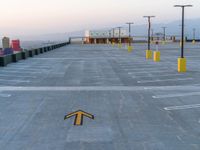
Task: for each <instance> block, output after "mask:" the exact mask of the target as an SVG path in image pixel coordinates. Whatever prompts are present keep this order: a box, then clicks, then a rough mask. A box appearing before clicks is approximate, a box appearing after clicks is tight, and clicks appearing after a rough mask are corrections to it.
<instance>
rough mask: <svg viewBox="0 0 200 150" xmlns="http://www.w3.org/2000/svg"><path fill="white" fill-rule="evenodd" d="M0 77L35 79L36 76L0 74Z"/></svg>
mask: <svg viewBox="0 0 200 150" xmlns="http://www.w3.org/2000/svg"><path fill="white" fill-rule="evenodd" d="M0 77H11V78H37V77H36V76H24V75H20V76H17V75H10V74H0Z"/></svg>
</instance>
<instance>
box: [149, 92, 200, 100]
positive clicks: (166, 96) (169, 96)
mask: <svg viewBox="0 0 200 150" xmlns="http://www.w3.org/2000/svg"><path fill="white" fill-rule="evenodd" d="M198 95H200V92H191V93H177V94H167V95H155V96H152V97H153V98H157V99H158V98H173V97H185V96H198Z"/></svg>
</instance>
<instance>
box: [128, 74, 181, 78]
mask: <svg viewBox="0 0 200 150" xmlns="http://www.w3.org/2000/svg"><path fill="white" fill-rule="evenodd" d="M170 76H184V74H164V75H159V74H157V75H152V74H147V75H145V76H132V77H133V78H145V77H170Z"/></svg>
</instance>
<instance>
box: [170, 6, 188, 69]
mask: <svg viewBox="0 0 200 150" xmlns="http://www.w3.org/2000/svg"><path fill="white" fill-rule="evenodd" d="M174 7H180V8H181V9H182V33H181V37H182V38H181V58H179V59H178V72H186V70H187V69H186V58H184V23H185V7H192V5H175V6H174Z"/></svg>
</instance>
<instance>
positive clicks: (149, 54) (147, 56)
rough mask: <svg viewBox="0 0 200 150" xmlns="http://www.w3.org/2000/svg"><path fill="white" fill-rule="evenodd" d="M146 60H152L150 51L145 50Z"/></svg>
mask: <svg viewBox="0 0 200 150" xmlns="http://www.w3.org/2000/svg"><path fill="white" fill-rule="evenodd" d="M146 59H152V50H146Z"/></svg>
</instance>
